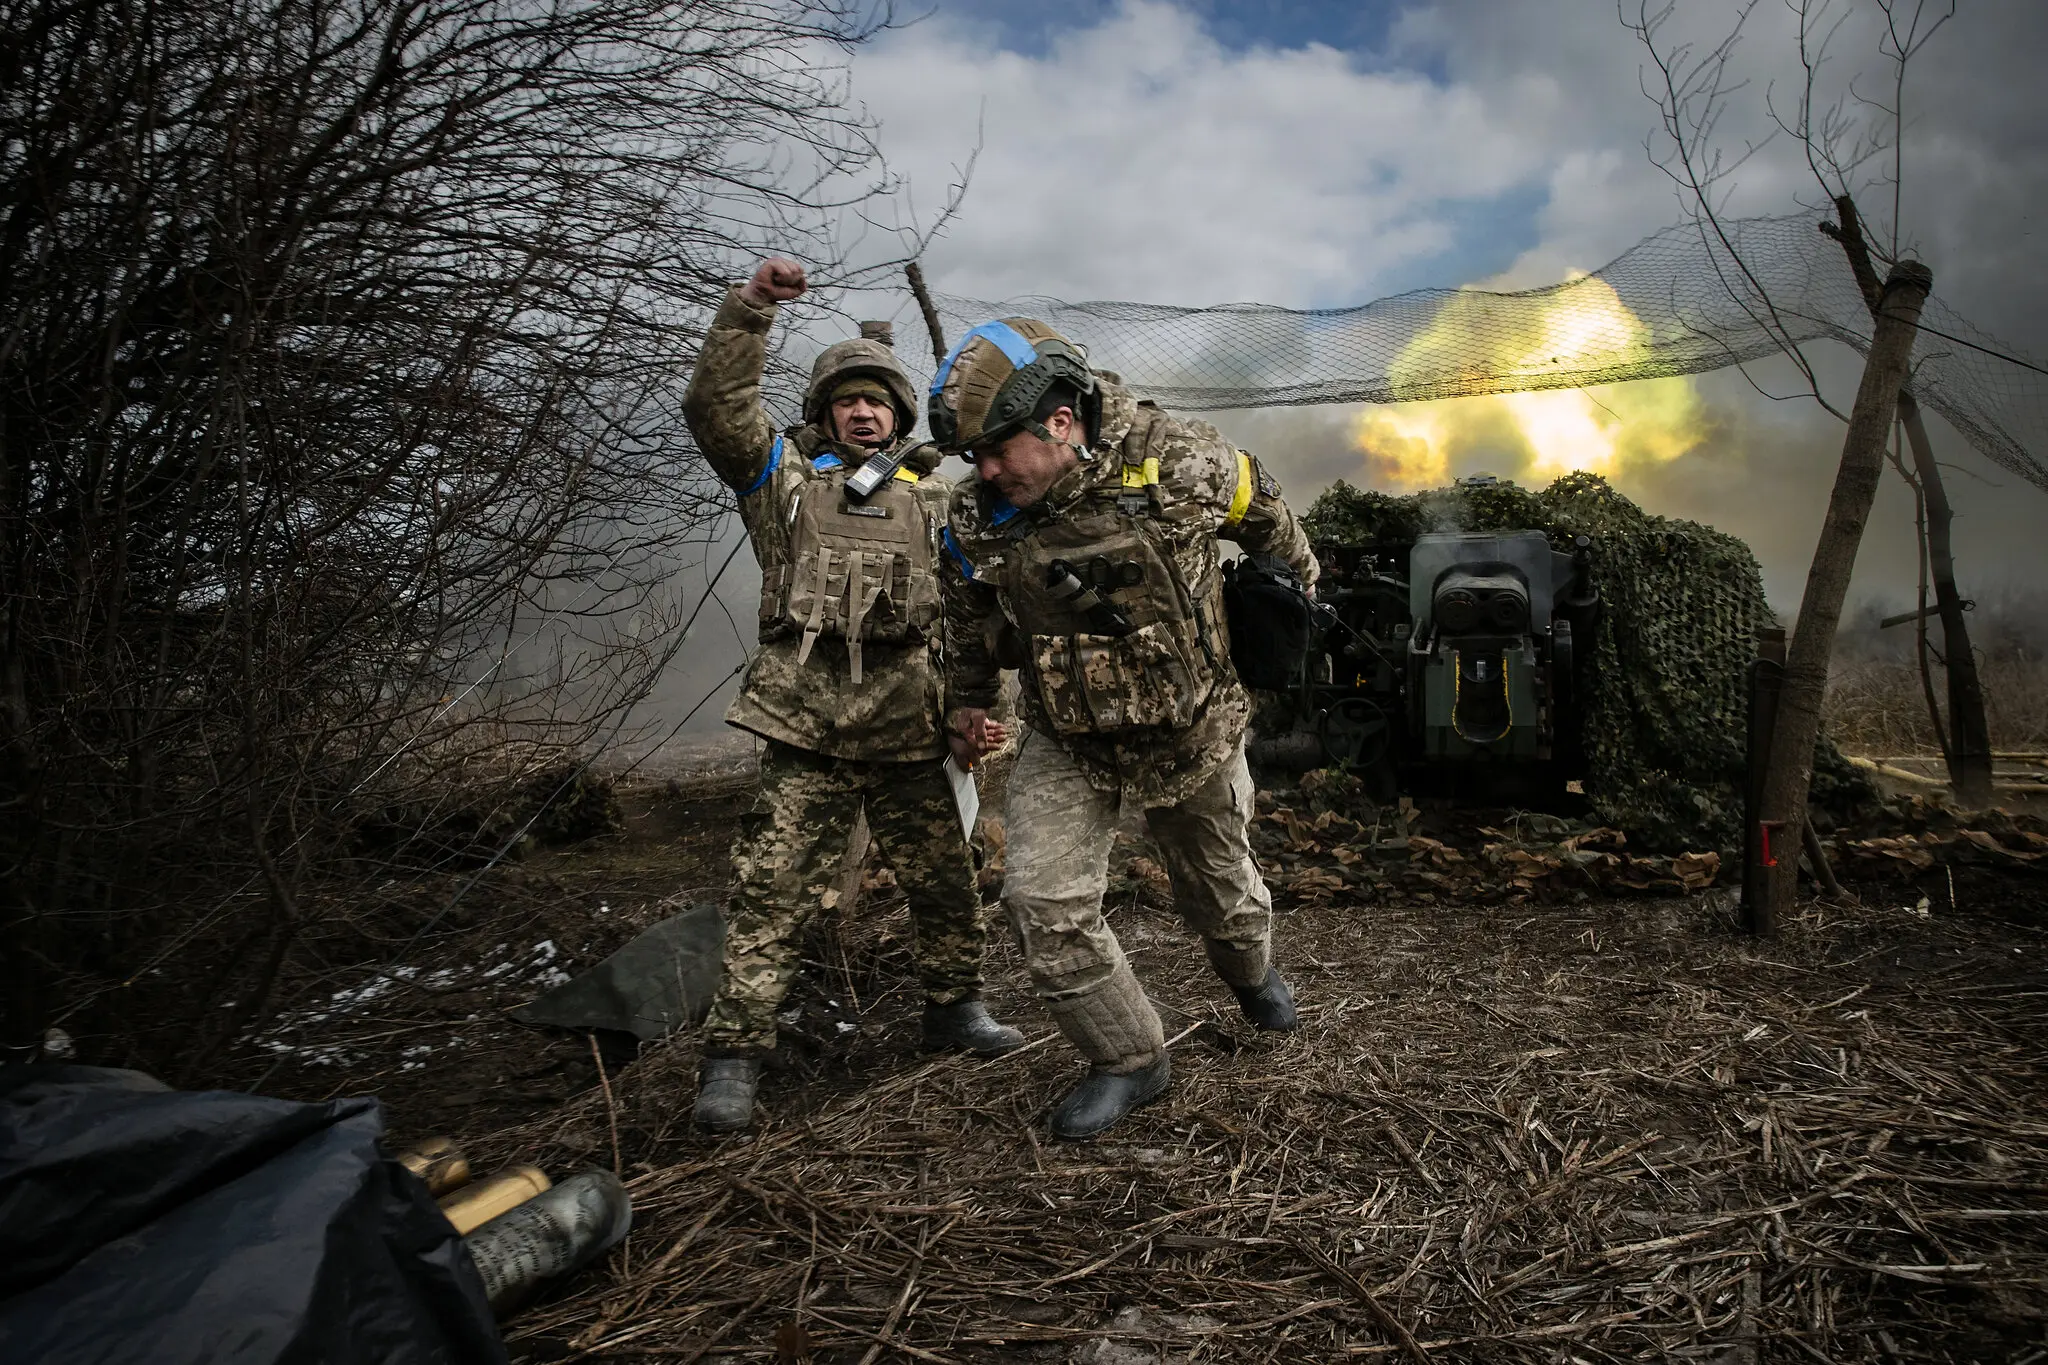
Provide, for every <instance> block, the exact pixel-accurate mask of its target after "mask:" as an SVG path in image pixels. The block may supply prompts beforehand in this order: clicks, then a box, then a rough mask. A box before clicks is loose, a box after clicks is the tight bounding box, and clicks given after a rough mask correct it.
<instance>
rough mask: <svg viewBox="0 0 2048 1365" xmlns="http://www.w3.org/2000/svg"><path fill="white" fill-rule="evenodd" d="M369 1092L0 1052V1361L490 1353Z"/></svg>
mask: <svg viewBox="0 0 2048 1365" xmlns="http://www.w3.org/2000/svg"><path fill="white" fill-rule="evenodd" d="M382 1127H383V1121H382V1118H381V1116H380V1115H379V1113H378V1107H377V1102H376V1101H375V1100H370V1099H348V1100H329V1101H328V1102H327V1103H325V1104H294V1103H291V1102H289V1101H286V1100H273V1099H264V1098H261V1097H259V1096H256V1095H236V1094H229V1093H226V1092H221V1091H213V1092H200V1093H187V1092H179V1091H171V1090H166V1089H165V1088H164V1087H163V1086H162V1085H160V1084H158V1083H157V1082H156V1081H154V1080H152V1079H150V1078H149V1077H147V1076H144V1075H142V1074H141V1073H139V1072H134V1071H111V1070H104V1069H101V1068H98V1067H84V1066H64V1067H57V1066H27V1067H19V1068H15V1069H13V1070H11V1071H0V1359H4V1360H8V1361H23V1362H26V1361H37V1362H39V1365H72V1363H73V1362H77V1363H78V1365H83V1363H84V1362H95V1365H98V1363H100V1362H106V1361H127V1360H135V1361H141V1360H147V1361H150V1362H153V1363H156V1362H161V1363H163V1365H202V1362H203V1363H204V1365H287V1362H291V1363H292V1365H298V1363H299V1362H305V1363H306V1365H311V1363H312V1362H323V1363H324V1362H332V1363H333V1365H468V1362H476V1365H503V1362H504V1360H505V1350H504V1347H503V1346H502V1345H500V1344H499V1341H498V1333H497V1328H496V1326H495V1324H494V1323H493V1321H492V1317H491V1311H490V1308H489V1306H488V1305H487V1304H486V1303H485V1301H484V1290H483V1282H482V1281H481V1280H479V1279H478V1278H477V1273H476V1267H475V1266H474V1265H472V1264H471V1263H470V1259H469V1253H468V1252H466V1251H464V1250H463V1247H462V1239H461V1238H460V1237H458V1236H457V1235H456V1233H455V1229H454V1227H453V1226H451V1225H450V1224H449V1222H448V1220H447V1219H446V1218H445V1217H443V1216H442V1214H441V1211H440V1210H439V1209H437V1208H435V1207H434V1201H433V1200H432V1199H430V1198H429V1197H428V1196H427V1188H426V1186H425V1185H422V1184H421V1183H420V1182H419V1181H418V1180H417V1179H415V1178H414V1177H413V1176H412V1175H411V1174H410V1173H409V1172H407V1171H406V1170H405V1168H404V1167H402V1166H400V1165H399V1164H398V1163H397V1162H396V1161H393V1160H391V1159H389V1158H387V1157H386V1156H384V1154H383V1153H382V1152H381V1151H380V1150H379V1148H378V1145H377V1136H378V1133H379V1131H380V1130H381V1129H382Z"/></svg>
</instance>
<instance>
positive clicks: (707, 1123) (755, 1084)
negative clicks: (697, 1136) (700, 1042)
mask: <svg viewBox="0 0 2048 1365" xmlns="http://www.w3.org/2000/svg"><path fill="white" fill-rule="evenodd" d="M760 1088H761V1059H760V1058H759V1057H706V1058H705V1059H704V1060H703V1062H702V1063H701V1064H700V1065H699V1066H698V1068H697V1108H696V1118H697V1123H698V1126H699V1127H702V1128H704V1129H706V1130H707V1131H709V1132H713V1133H736V1132H738V1131H739V1130H740V1129H742V1128H745V1127H746V1126H747V1125H748V1124H750V1123H752V1122H753V1121H754V1092H755V1091H757V1090H759V1089H760Z"/></svg>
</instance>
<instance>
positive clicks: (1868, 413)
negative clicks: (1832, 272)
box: [1762, 261, 1934, 921]
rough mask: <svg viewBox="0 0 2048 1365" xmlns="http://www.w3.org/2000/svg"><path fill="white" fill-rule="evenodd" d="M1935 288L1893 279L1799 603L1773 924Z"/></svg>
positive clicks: (1786, 893)
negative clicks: (1853, 588) (1834, 667)
mask: <svg viewBox="0 0 2048 1365" xmlns="http://www.w3.org/2000/svg"><path fill="white" fill-rule="evenodd" d="M1933 283H1934V275H1933V272H1932V271H1930V270H1928V268H1927V267H1926V266H1924V265H1921V264H1920V263H1919V262H1917V261H1901V262H1900V263H1899V264H1898V265H1896V266H1894V267H1893V268H1892V273H1891V278H1890V279H1888V280H1886V281H1885V284H1884V293H1883V296H1882V298H1881V299H1880V300H1879V306H1878V309H1877V327H1876V333H1875V335H1873V336H1872V337H1871V340H1870V354H1869V356H1868V357H1867V359H1866V360H1865V362H1864V366H1863V382H1862V384H1861V385H1860V386H1859V387H1858V389H1857V391H1856V406H1855V407H1854V408H1853V409H1851V411H1850V413H1849V432H1848V435H1847V436H1846V437H1845V438H1844V439H1843V442H1842V463H1841V467H1840V468H1839V469H1838V470H1837V471H1836V474H1835V490H1834V493H1833V495H1832V496H1831V497H1830V498H1829V499H1828V515H1827V521H1826V522H1825V523H1824V524H1823V525H1822V527H1821V533H1820V544H1819V545H1818V546H1816V547H1815V549H1814V552H1813V565H1812V567H1811V568H1809V569H1808V570H1807V574H1806V594H1805V596H1803V597H1802V598H1800V601H1799V622H1798V625H1797V627H1796V629H1795V631H1794V633H1793V636H1792V648H1791V652H1790V656H1789V657H1788V658H1787V660H1786V664H1785V686H1784V691H1783V692H1782V693H1781V694H1780V695H1779V698H1778V720H1777V725H1776V727H1775V729H1774V731H1773V733H1772V735H1771V754H1770V767H1769V769H1768V770H1767V771H1766V773H1765V775H1764V799H1763V814H1762V819H1763V822H1764V823H1765V824H1766V825H1767V826H1771V827H1774V828H1776V829H1779V830H1783V831H1785V833H1786V834H1788V835H1789V836H1790V838H1788V839H1786V841H1785V848H1786V852H1787V853H1788V854H1789V855H1790V856H1787V857H1782V858H1779V859H1777V865H1776V866H1775V867H1773V868H1771V869H1770V883H1769V887H1770V896H1769V906H1770V917H1771V919H1773V920H1779V921H1781V920H1782V919H1783V918H1784V914H1785V912H1786V911H1788V910H1789V909H1790V908H1791V905H1792V900H1793V897H1794V895H1795V894H1796V893H1797V891H1798V888H1799V858H1798V848H1799V844H1798V837H1799V826H1800V824H1801V823H1802V822H1803V821H1804V820H1805V819H1806V795H1807V791H1808V788H1809V787H1810V786H1811V785H1812V782H1813V746H1814V742H1815V741H1816V740H1817V739H1818V738H1819V737H1820V707H1821V698H1822V695H1823V694H1824V693H1825V692H1826V690H1827V683H1828V657H1829V655H1830V654H1832V653H1833V651H1834V644H1835V632H1836V630H1837V629H1838V628H1839V627H1840V625H1841V622H1842V601H1843V599H1844V598H1845V597H1847V596H1848V592H1849V574H1850V572H1851V570H1853V569H1854V568H1855V567H1856V550H1857V547H1858V546H1859V545H1860V544H1861V543H1862V540H1863V527H1864V525H1865V524H1866V523H1867V522H1868V521H1869V520H1870V505H1871V503H1872V502H1873V501H1875V499H1876V497H1877V484H1878V479H1879V478H1880V476H1881V475H1882V474H1883V472H1884V443H1885V436H1886V434H1887V432H1888V431H1889V429H1890V427H1891V424H1892V417H1893V414H1894V413H1895V412H1896V411H1897V409H1898V400H1899V390H1900V388H1901V387H1902V386H1903V385H1904V383H1905V379H1906V367H1907V364H1908V362H1909V360H1910V359H1911V356H1912V350H1913V341H1914V338H1915V337H1916V336H1917V335H1918V323H1919V321H1920V309H1921V306H1922V305H1923V304H1925V303H1926V302H1927V291H1928V289H1929V288H1930V287H1931V286H1932V285H1933Z"/></svg>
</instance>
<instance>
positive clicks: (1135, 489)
mask: <svg viewBox="0 0 2048 1365" xmlns="http://www.w3.org/2000/svg"><path fill="white" fill-rule="evenodd" d="M1124 448H1125V450H1126V451H1127V452H1128V451H1142V441H1141V433H1139V432H1133V433H1132V438H1131V439H1130V440H1128V441H1127V442H1126V443H1125V447H1124ZM1129 459H1131V460H1134V461H1136V462H1134V463H1130V462H1127V463H1126V464H1125V466H1124V470H1123V491H1122V492H1121V493H1117V492H1112V491H1110V490H1107V489H1104V490H1098V491H1095V492H1093V493H1091V494H1088V495H1085V496H1084V497H1083V498H1082V499H1081V500H1080V502H1079V503H1078V504H1076V505H1075V506H1073V507H1072V508H1070V509H1068V510H1066V511H1064V512H1062V513H1061V514H1059V515H1058V516H1056V517H1052V518H1049V519H1046V520H1043V521H1039V522H1036V523H1035V524H1030V525H1029V527H1028V529H1026V528H1025V525H1024V524H1023V523H1024V518H1023V517H1022V514H1013V515H1012V516H1011V517H1009V518H1006V519H1005V520H1006V521H1007V522H1008V523H1009V526H1006V527H1005V528H1004V529H1006V530H1008V529H1010V527H1012V526H1014V527H1017V528H1018V529H1016V530H1015V532H1014V533H1013V534H1014V543H1013V544H1012V545H1011V546H1010V547H1009V548H1007V549H1006V550H1005V551H1004V553H1003V557H1002V564H1001V565H1000V566H999V567H996V572H995V575H994V577H995V578H996V580H997V583H998V586H999V588H1000V590H1001V592H1002V596H1003V601H1004V604H1005V608H1006V610H1007V612H1008V614H1009V616H1010V618H1011V621H1012V622H1013V624H1014V625H1015V627H1016V630H1017V631H1018V633H1019V634H1020V635H1021V636H1022V637H1023V639H1022V641H1021V643H1022V644H1023V646H1024V649H1025V651H1026V653H1027V656H1028V661H1029V666H1028V667H1027V668H1026V670H1025V673H1026V676H1027V677H1028V678H1030V679H1031V680H1032V682H1033V683H1034V684H1035V687H1036V691H1037V693H1038V701H1039V703H1040V706H1041V707H1042V709H1043V711H1044V714H1045V718H1046V720H1047V721H1048V722H1050V723H1051V725H1052V727H1053V729H1054V730H1055V732H1056V733H1058V734H1061V735H1077V734H1099V733H1103V732H1106V731H1116V730H1125V729H1130V728H1133V727H1137V726H1164V727H1168V728H1180V727H1184V726H1187V725H1190V724H1192V723H1193V722H1194V719H1195V717H1196V716H1197V715H1198V714H1200V712H1201V708H1202V705H1203V703H1205V702H1207V701H1208V699H1209V696H1210V694H1211V693H1212V692H1214V691H1215V689H1216V685H1217V683H1218V682H1219V681H1220V680H1221V679H1222V678H1223V677H1224V676H1225V674H1226V672H1227V670H1228V669H1229V668H1230V658H1229V637H1228V635H1227V634H1226V633H1225V632H1224V629H1223V582H1222V578H1223V576H1222V573H1221V570H1220V569H1219V567H1218V565H1217V561H1216V553H1215V548H1214V545H1213V544H1212V543H1211V542H1210V528H1209V527H1208V526H1207V525H1206V524H1202V523H1200V522H1187V523H1179V524H1177V523H1175V522H1173V521H1170V520H1168V519H1166V518H1164V517H1163V516H1162V515H1161V512H1162V510H1163V509H1162V508H1161V506H1160V493H1159V481H1158V480H1159V473H1158V471H1159V464H1158V461H1157V460H1137V458H1136V455H1135V454H1134V455H1132V456H1130V457H1129ZM1194 539H1198V540H1199V541H1200V543H1199V544H1184V543H1182V542H1183V541H1187V540H1194ZM1184 564H1194V565H1199V566H1200V568H1199V571H1198V572H1197V574H1196V576H1195V579H1194V581H1190V580H1189V576H1188V572H1187V570H1185V569H1184V568H1183V565H1184Z"/></svg>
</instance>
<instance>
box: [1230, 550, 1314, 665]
mask: <svg viewBox="0 0 2048 1365" xmlns="http://www.w3.org/2000/svg"><path fill="white" fill-rule="evenodd" d="M1223 612H1224V615H1225V616H1227V617H1228V618H1229V621H1230V658H1231V661H1232V662H1233V663H1235V664H1236V665H1237V676H1238V677H1239V678H1240V679H1241V680H1242V681H1243V682H1244V685H1245V686H1246V687H1250V688H1254V689H1256V690H1258V691H1261V692H1284V691H1287V690H1288V689H1290V688H1294V687H1298V686H1300V685H1301V680H1302V677H1303V673H1304V671H1305V670H1306V669H1307V667H1308V649H1309V645H1310V643H1311V642H1312V641H1313V640H1314V638H1315V623H1316V611H1315V603H1314V601H1313V600H1312V599H1311V598H1310V597H1309V595H1308V592H1307V591H1306V590H1305V589H1304V588H1303V587H1302V586H1301V580H1300V579H1299V578H1297V577H1295V574H1294V570H1293V568H1292V567H1291V566H1289V564H1288V563H1287V561H1286V560H1284V559H1282V558H1280V557H1279V556H1278V555H1241V556H1239V557H1238V558H1237V559H1236V560H1234V561H1233V562H1231V563H1229V564H1225V565H1224V566H1223Z"/></svg>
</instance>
